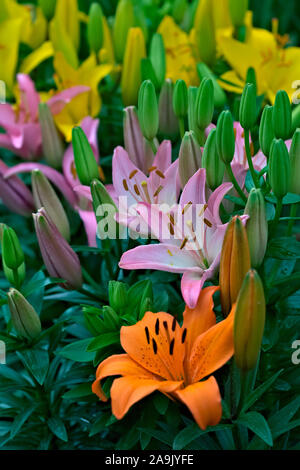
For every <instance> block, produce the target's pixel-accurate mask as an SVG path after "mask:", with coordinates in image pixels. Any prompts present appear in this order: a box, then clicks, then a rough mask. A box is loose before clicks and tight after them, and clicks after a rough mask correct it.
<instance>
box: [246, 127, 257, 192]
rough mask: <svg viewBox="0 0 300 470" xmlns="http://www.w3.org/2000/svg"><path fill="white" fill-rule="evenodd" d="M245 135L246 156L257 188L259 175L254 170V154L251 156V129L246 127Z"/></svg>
mask: <svg viewBox="0 0 300 470" xmlns="http://www.w3.org/2000/svg"><path fill="white" fill-rule="evenodd" d="M244 137H245V151H246V157H247V160H248V165H249V170H250V173H251V176H252V179H253V183H254V185H255V187H256V188H259V187H260V186H259V180H258V177H257V174H256V172H255V170H254V166H253V162H252V156H251V150H250V131H249V129H244Z"/></svg>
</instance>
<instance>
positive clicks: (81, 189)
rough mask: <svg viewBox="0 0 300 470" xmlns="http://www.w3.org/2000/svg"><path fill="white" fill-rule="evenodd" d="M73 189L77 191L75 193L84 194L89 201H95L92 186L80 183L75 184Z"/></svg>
mask: <svg viewBox="0 0 300 470" xmlns="http://www.w3.org/2000/svg"><path fill="white" fill-rule="evenodd" d="M73 190H74V191H75V193H77V194H79V196H83V197H85V198H86V199H88V200H89V201H91V202H93V198H92V194H91V188H90V187H89V186H84V185H78V186H74V188H73Z"/></svg>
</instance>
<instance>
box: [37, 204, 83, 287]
mask: <svg viewBox="0 0 300 470" xmlns="http://www.w3.org/2000/svg"><path fill="white" fill-rule="evenodd" d="M33 221H34V225H35V231H36V234H37V239H38V243H39V247H40V250H41V254H42V257H43V260H44V263H45V266H46V268H47V270H48V272H49V274H50V276H51V277H55V278H60V279H64V280H65V281H66V283H65V284H64V287H66V288H73V289H79V288H80V287H81V286H82V273H81V266H80V261H79V258H78V256H77V254H76V253H75V251H74V250H73V249H72V248H71V247H70V245H69V244H68V242H67V241H66V240H65V239H64V238H63V236H62V235H61V234H60V232H59V231H58V229H57V227H56V226H55V225H54V223H53V222H52V221H51V220H50V218H49V216H48V215H47V213H46V211H45V210H44V209H40V210H39V211H38V212H37V213H36V214H33Z"/></svg>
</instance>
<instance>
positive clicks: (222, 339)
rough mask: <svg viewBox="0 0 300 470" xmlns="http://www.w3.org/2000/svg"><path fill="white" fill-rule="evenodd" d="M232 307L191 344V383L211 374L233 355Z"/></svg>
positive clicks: (189, 370) (189, 365) (189, 371)
mask: <svg viewBox="0 0 300 470" xmlns="http://www.w3.org/2000/svg"><path fill="white" fill-rule="evenodd" d="M233 321H234V309H232V311H231V313H230V315H228V317H227V318H226V319H225V320H223V321H221V322H219V323H217V324H216V325H215V326H213V327H212V328H210V329H209V330H208V331H206V332H205V333H203V334H202V335H200V336H199V337H198V338H197V339H196V341H195V343H194V346H193V349H192V352H191V355H190V360H189V363H188V367H189V369H188V374H189V381H190V382H191V383H194V382H198V380H201V379H203V378H204V377H206V376H208V375H210V374H212V373H213V372H214V371H215V370H217V369H219V368H220V367H222V366H223V365H224V364H225V363H226V362H227V361H228V360H229V359H230V358H231V356H232V355H233V353H234V345H233Z"/></svg>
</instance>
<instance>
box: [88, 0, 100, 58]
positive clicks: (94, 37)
mask: <svg viewBox="0 0 300 470" xmlns="http://www.w3.org/2000/svg"><path fill="white" fill-rule="evenodd" d="M87 37H88V43H89V46H90V51H93V52H95V54H98V52H99V51H100V49H101V48H102V45H103V37H104V33H103V14H102V9H101V6H100V5H99V3H95V2H94V3H92V4H91V6H90V10H89V21H88V24H87Z"/></svg>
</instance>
